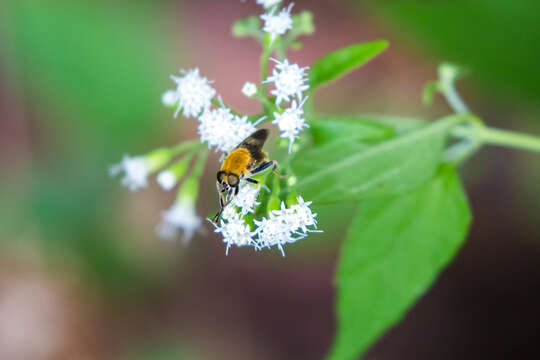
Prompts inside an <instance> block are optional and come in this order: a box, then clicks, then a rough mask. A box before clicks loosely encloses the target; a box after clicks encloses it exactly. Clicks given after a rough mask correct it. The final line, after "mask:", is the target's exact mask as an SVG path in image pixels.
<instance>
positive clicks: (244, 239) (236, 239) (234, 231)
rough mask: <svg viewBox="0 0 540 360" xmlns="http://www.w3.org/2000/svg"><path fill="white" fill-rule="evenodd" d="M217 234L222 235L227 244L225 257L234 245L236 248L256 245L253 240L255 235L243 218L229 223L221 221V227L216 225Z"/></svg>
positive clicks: (228, 221) (231, 220)
mask: <svg viewBox="0 0 540 360" xmlns="http://www.w3.org/2000/svg"><path fill="white" fill-rule="evenodd" d="M215 227H216V229H215V230H214V231H215V232H216V233H221V235H222V236H223V242H224V243H225V244H227V249H226V250H225V255H228V254H229V248H230V247H231V246H232V245H236V246H239V247H240V246H247V245H255V242H254V240H253V233H252V232H251V229H250V228H249V225H247V224H246V223H245V222H244V219H241V218H232V219H229V220H227V221H224V220H221V222H220V225H219V226H217V225H215Z"/></svg>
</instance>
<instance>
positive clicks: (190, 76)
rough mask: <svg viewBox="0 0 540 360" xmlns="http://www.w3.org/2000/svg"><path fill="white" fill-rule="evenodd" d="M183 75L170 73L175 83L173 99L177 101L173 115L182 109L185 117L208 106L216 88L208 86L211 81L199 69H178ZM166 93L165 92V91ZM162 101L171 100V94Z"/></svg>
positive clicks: (196, 113) (193, 114)
mask: <svg viewBox="0 0 540 360" xmlns="http://www.w3.org/2000/svg"><path fill="white" fill-rule="evenodd" d="M180 72H181V73H182V74H183V76H174V75H171V79H172V80H173V81H174V82H175V83H176V91H175V99H176V102H177V103H178V105H177V107H176V111H175V112H174V117H176V116H177V115H178V112H179V111H180V110H181V109H183V111H182V113H183V114H184V116H185V117H197V116H199V114H200V113H201V112H202V111H203V110H204V109H206V108H207V107H209V106H210V103H211V101H212V98H213V97H214V95H216V90H214V88H212V87H211V86H210V84H211V83H212V82H211V81H209V80H208V79H207V78H204V77H201V76H200V75H199V69H198V68H195V69H191V70H187V71H186V70H180ZM165 94H167V93H165ZM165 94H164V99H162V101H163V102H164V103H165V102H166V101H171V102H172V100H171V98H172V96H171V95H169V97H168V98H166V97H165Z"/></svg>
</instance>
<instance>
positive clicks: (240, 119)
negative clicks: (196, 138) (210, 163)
mask: <svg viewBox="0 0 540 360" xmlns="http://www.w3.org/2000/svg"><path fill="white" fill-rule="evenodd" d="M260 120H262V119H260ZM260 120H259V121H260ZM255 125H257V123H251V122H249V121H248V118H247V116H239V115H233V114H232V113H231V110H230V109H228V108H226V107H220V108H217V109H210V108H208V109H206V110H205V111H204V113H203V114H202V115H201V117H199V129H198V130H199V135H200V137H201V142H207V143H208V147H211V146H214V147H215V148H216V149H217V150H218V151H222V152H224V153H227V152H229V151H231V150H232V149H234V148H235V147H236V146H238V144H240V143H241V142H242V140H244V139H245V138H247V137H248V136H249V135H251V134H253V133H254V132H255V131H256V130H257V128H256V127H255Z"/></svg>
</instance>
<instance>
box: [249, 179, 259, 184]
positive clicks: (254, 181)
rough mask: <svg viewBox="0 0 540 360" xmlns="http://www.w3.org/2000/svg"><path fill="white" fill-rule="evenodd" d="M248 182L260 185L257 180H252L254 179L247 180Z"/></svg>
mask: <svg viewBox="0 0 540 360" xmlns="http://www.w3.org/2000/svg"><path fill="white" fill-rule="evenodd" d="M246 181H247V182H250V183H252V184H258V183H259V182H258V181H257V180H255V179H252V178H246Z"/></svg>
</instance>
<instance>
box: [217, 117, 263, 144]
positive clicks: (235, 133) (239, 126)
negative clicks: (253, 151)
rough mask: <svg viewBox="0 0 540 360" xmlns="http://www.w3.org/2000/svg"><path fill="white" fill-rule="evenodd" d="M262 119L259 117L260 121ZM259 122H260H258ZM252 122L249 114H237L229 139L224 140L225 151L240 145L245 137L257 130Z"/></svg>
mask: <svg viewBox="0 0 540 360" xmlns="http://www.w3.org/2000/svg"><path fill="white" fill-rule="evenodd" d="M260 120H261V119H259V121H260ZM257 123H258V122H257ZM257 123H255V124H254V123H251V122H250V121H249V120H248V117H247V116H245V115H244V116H238V115H236V116H235V117H234V119H233V122H232V126H231V127H230V128H229V129H230V131H231V133H232V134H230V136H229V138H228V139H227V141H224V144H225V145H224V151H225V152H229V151H231V150H232V149H234V148H235V147H237V146H238V144H240V143H241V142H242V141H243V140H244V139H245V138H247V137H248V136H249V135H251V134H253V133H254V132H255V131H257V128H256V127H255V125H256V124H257Z"/></svg>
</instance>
